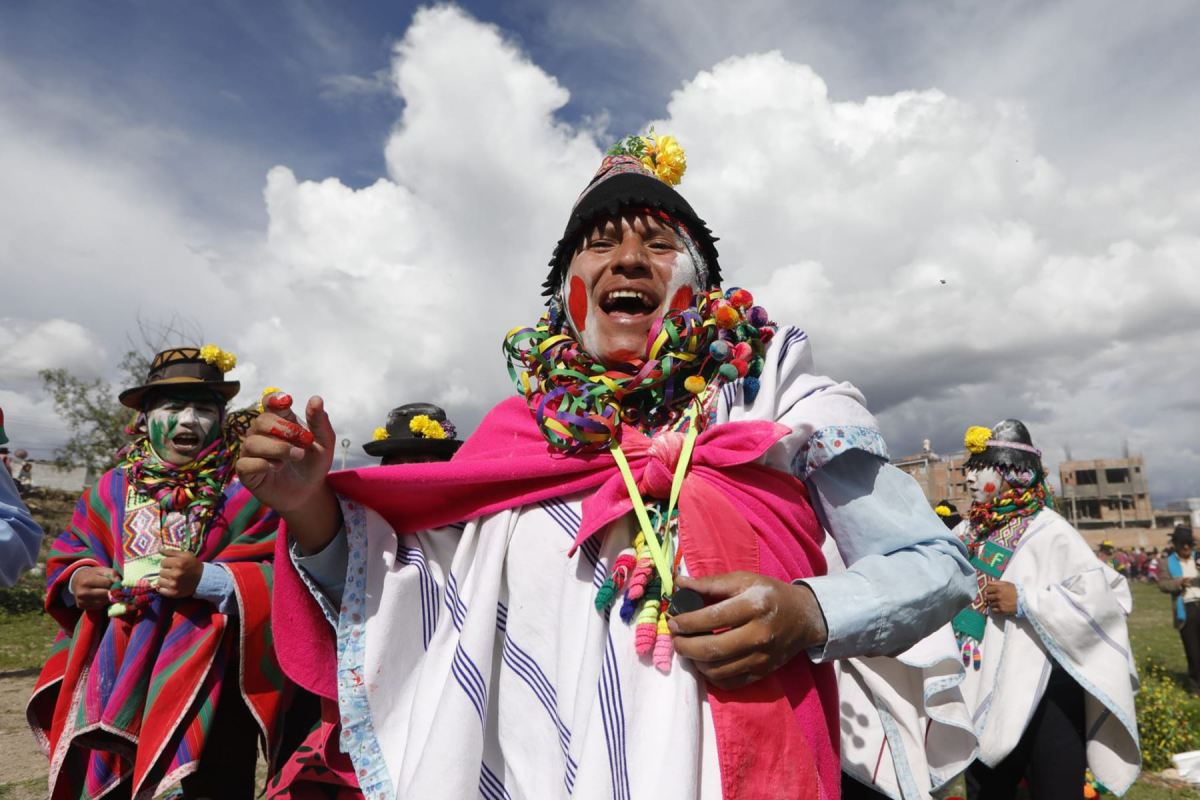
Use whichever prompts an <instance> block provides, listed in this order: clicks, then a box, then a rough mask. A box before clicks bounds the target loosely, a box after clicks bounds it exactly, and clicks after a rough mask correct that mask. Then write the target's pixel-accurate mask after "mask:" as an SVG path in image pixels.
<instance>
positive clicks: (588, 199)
mask: <svg viewBox="0 0 1200 800" xmlns="http://www.w3.org/2000/svg"><path fill="white" fill-rule="evenodd" d="M641 138H643V137H629V138H628V139H625V140H623V141H622V142H620V143H618V144H616V145H614V146H613V148H612V150H610V151H609V154H608V155H606V156H605V157H604V161H603V162H601V164H600V169H599V170H597V171H596V174H595V176H593V177H592V180H591V182H590V183H589V184H588V185H587V188H585V189H584V190H583V193H582V194H581V195H580V196H579V199H578V200H576V201H575V207H574V208H573V209H571V216H570V217H569V218H568V219H567V227H566V229H565V230H564V231H563V235H562V238H561V239H559V240H558V244H557V245H555V247H554V255H553V256H552V257H551V259H550V274H549V275H548V276H547V278H546V282H545V283H544V284H542V286H543V287H544V289H545V291H543V292H542V294H544V295H546V296H547V297H552V296H553V295H554V294H555V293H557V292H558V290H559V287H560V286H561V285H562V280H563V276H564V275H565V274H566V272H567V267H568V266H569V265H570V263H571V257H572V256H573V255H574V254H575V248H576V246H577V245H578V244H579V240H580V239H581V238H582V237H583V236H584V235H585V234H587V233H588V231H590V230H591V229H592V227H593V226H594V225H595V224H596V223H597V222H598V221H600V220H601V219H605V218H612V217H615V216H617V215H618V214H619V213H620V212H621V211H622V209H634V208H647V209H651V210H654V211H662V212H663V213H665V214H666V215H667V216H669V217H671V219H672V220H674V221H675V222H677V223H679V224H680V225H682V226H683V227H684V228H685V229H686V230H687V233H688V235H689V236H690V237H691V239H692V241H694V242H695V243H696V247H697V248H698V249H699V251H700V256H701V258H703V259H704V262H705V264H704V266H705V267H706V268H707V271H708V287H706V288H714V287H717V286H720V285H721V266H720V264H719V263H718V261H717V247H716V242H717V239H716V237H715V236H713V235H712V231H710V230H709V229H708V225H706V224H705V222H704V220H702V219H701V218H700V217H699V216H698V215H697V214H696V212H695V211H693V210H692V207H691V205H690V204H689V203H688V201H687V200H684V199H683V196H682V195H681V194H679V192H677V191H675V190H674V189H673V188H671V186H670V185H669V184H667V183H666V182H665V181H664V180H662V179H660V178H658V177H656V176H655V174H654V172H652V171H651V170H650V169H649V167H648V166H647V165H646V164H645V163H643V161H642V160H641V159H640V158H638V157H637V156H635V155H630V154H628V152H627V151H628V148H627V147H625V144H626V143H627V142H631V141H634V140H636V139H641ZM617 151H620V152H617ZM680 152H682V151H680Z"/></svg>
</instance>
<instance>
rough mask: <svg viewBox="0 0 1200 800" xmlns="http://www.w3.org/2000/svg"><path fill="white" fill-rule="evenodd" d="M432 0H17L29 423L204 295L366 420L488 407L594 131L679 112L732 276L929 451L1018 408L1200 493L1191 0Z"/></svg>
mask: <svg viewBox="0 0 1200 800" xmlns="http://www.w3.org/2000/svg"><path fill="white" fill-rule="evenodd" d="M417 8H418V6H417V4H412V3H383V2H370V3H368V2H355V3H333V2H327V3H315V2H309V3H283V2H270V3H268V2H262V3H241V2H232V0H226V1H225V2H209V3H184V2H171V3H151V2H111V3H106V4H104V5H103V6H101V5H98V4H83V3H53V4H50V3H36V2H9V3H6V4H4V5H3V7H2V8H0V169H3V170H4V174H5V176H6V181H5V188H4V190H3V191H2V192H0V215H2V218H3V219H4V222H3V223H2V224H0V271H2V272H3V273H4V274H5V275H6V276H8V275H10V274H11V275H18V274H19V275H20V276H21V277H22V279H23V280H21V281H19V282H17V283H10V284H9V286H8V288H9V292H8V300H7V301H6V303H5V306H4V307H3V308H0V351H2V352H0V402H2V403H3V404H4V407H5V409H6V413H7V415H8V416H9V418H10V420H16V424H17V425H18V426H19V424H20V423H21V421H22V420H24V421H25V422H26V423H28V425H29V426H30V429H33V428H34V427H35V426H37V427H38V428H39V429H40V430H42V431H43V432H45V431H52V430H53V426H54V422H53V416H52V411H51V410H50V409H49V408H48V405H47V403H46V401H45V398H44V397H42V396H41V394H40V388H39V386H38V381H37V379H36V370H37V369H38V368H40V367H41V366H67V367H70V368H73V369H76V370H78V371H80V372H81V373H84V374H94V375H96V376H99V377H112V376H113V375H114V373H115V368H116V364H117V362H118V361H119V358H120V354H121V352H122V351H123V349H124V347H125V345H126V343H127V341H128V337H129V336H130V335H131V331H133V332H134V333H136V320H137V319H138V318H141V319H144V320H149V321H151V322H152V323H153V322H154V321H157V320H162V319H169V318H171V317H172V316H177V317H182V318H185V319H192V320H195V319H197V318H199V319H200V321H201V323H202V324H200V325H199V327H200V328H202V329H203V331H204V335H205V336H206V337H209V338H211V339H214V340H218V341H219V342H220V343H222V344H223V345H226V346H232V347H234V348H236V349H237V350H238V351H239V353H240V355H241V357H242V364H243V366H241V367H239V377H240V378H241V379H242V380H243V382H244V383H246V384H247V385H254V384H256V383H258V382H263V381H266V382H269V383H279V382H280V381H288V382H289V386H293V387H294V388H295V391H296V392H297V393H302V392H303V391H321V392H324V393H326V394H330V395H331V397H332V398H333V399H334V400H335V401H336V403H337V404H339V405H340V407H341V408H342V409H343V418H344V419H345V420H346V423H345V427H346V430H347V431H348V434H349V435H351V436H352V438H355V439H356V440H357V439H361V438H363V437H365V436H366V435H368V434H369V431H370V429H371V428H373V427H374V426H375V425H377V424H379V421H380V420H381V419H382V417H383V414H384V412H385V411H386V409H387V408H388V407H389V406H391V405H394V404H397V403H400V402H403V401H405V400H406V399H411V398H406V397H401V396H399V395H400V394H402V393H405V392H411V391H416V392H420V393H422V395H423V396H425V397H428V398H432V399H439V400H441V401H443V402H444V403H445V404H448V405H449V406H453V407H454V408H455V409H456V412H455V413H456V414H457V416H458V417H459V418H460V419H462V420H465V424H460V428H469V427H470V426H471V425H473V424H474V421H475V420H477V419H478V418H479V416H480V415H481V414H482V413H483V411H484V410H485V409H486V408H487V407H488V406H489V405H490V404H491V403H492V402H494V401H495V400H496V399H498V397H499V396H501V394H502V393H503V392H504V391H507V389H506V387H505V378H504V375H503V372H502V370H500V369H499V368H498V364H496V363H493V362H495V358H494V349H495V348H494V346H493V344H494V343H493V341H492V340H493V339H494V338H495V335H496V334H495V331H496V330H501V331H502V330H504V329H506V328H507V327H508V326H509V325H511V324H513V323H514V322H519V321H521V318H523V317H524V316H527V315H530V314H533V313H535V312H536V293H533V297H532V298H526V297H525V293H523V292H521V291H520V287H522V286H524V285H525V283H526V282H532V281H533V279H534V277H535V276H536V275H537V273H539V272H540V271H541V269H542V267H541V266H540V264H542V263H544V261H545V258H546V254H547V252H548V250H549V247H550V246H551V245H552V243H553V241H554V239H555V238H556V237H557V231H558V230H561V224H562V217H563V216H564V214H565V208H566V207H567V205H568V204H569V202H570V200H571V199H572V198H573V197H574V194H575V193H576V192H577V191H578V189H579V188H580V186H581V185H582V183H583V182H584V181H585V180H586V177H587V176H588V174H590V170H591V169H592V168H593V164H594V160H595V158H596V157H597V155H598V153H599V148H601V147H603V146H605V145H607V144H608V143H609V141H610V140H611V139H614V138H616V137H618V136H621V135H624V134H626V133H629V132H633V131H635V130H639V129H642V128H644V126H646V125H647V124H649V123H651V122H655V121H657V122H658V124H659V125H660V130H666V128H665V127H662V126H669V127H670V130H671V132H676V133H679V135H680V136H681V140H683V142H684V145H685V147H687V148H689V153H691V154H692V155H691V157H690V158H689V164H690V167H689V169H690V173H689V176H688V177H686V178H685V183H684V187H683V188H684V191H685V194H687V195H688V196H689V199H691V200H692V202H693V205H697V207H698V208H702V209H707V210H702V213H703V214H704V215H705V216H707V217H708V218H709V221H710V222H713V223H714V225H715V226H716V228H717V233H718V235H720V236H721V237H722V238H723V240H724V244H723V250H722V253H723V260H724V259H728V261H726V273H727V274H738V275H741V276H744V277H743V278H741V279H740V280H744V282H745V283H746V284H747V285H750V286H754V287H757V288H759V289H760V290H761V291H765V292H769V293H772V294H773V299H772V301H771V305H770V307H772V308H778V309H780V312H781V316H782V315H783V313H784V312H786V315H787V316H788V317H790V318H789V319H788V321H794V322H797V323H798V324H801V325H803V326H804V327H806V328H808V330H809V331H810V333H812V334H813V341H814V343H815V347H816V352H817V357H818V368H819V370H820V371H825V372H829V373H831V374H834V375H836V376H838V377H847V378H848V379H851V380H853V381H854V382H855V383H857V384H858V385H860V386H862V387H863V388H864V389H865V390H866V391H867V394H868V399H869V400H870V401H871V402H872V406H873V408H875V409H876V410H877V411H878V412H879V413H880V416H881V421H882V423H883V425H884V428H885V432H886V433H887V434H888V437H889V440H890V441H891V442H892V444H893V447H894V449H895V450H896V451H897V452H906V451H911V450H914V449H916V447H918V446H919V444H920V441H921V439H922V438H925V437H926V436H929V437H930V438H932V439H933V440H934V445H935V447H936V448H939V449H943V450H950V449H954V448H956V447H957V446H958V441H957V439H958V437H959V436H960V435H961V430H962V428H965V426H966V425H968V424H975V423H980V422H984V423H986V422H991V421H995V420H996V419H999V418H1000V417H1002V416H1009V415H1016V416H1023V417H1025V418H1026V419H1027V420H1029V421H1030V422H1031V425H1032V427H1033V430H1034V433H1035V436H1037V435H1039V434H1040V435H1041V436H1043V437H1044V438H1045V441H1046V446H1045V449H1047V451H1048V452H1050V451H1054V452H1056V453H1057V454H1058V455H1057V456H1056V457H1055V458H1058V457H1061V454H1062V452H1063V451H1064V450H1065V448H1066V447H1070V448H1071V450H1072V452H1073V454H1074V455H1075V456H1076V457H1088V456H1091V455H1094V456H1102V455H1109V454H1112V453H1114V452H1117V451H1119V450H1120V449H1121V447H1122V446H1123V442H1124V441H1125V440H1127V439H1128V440H1129V441H1130V443H1131V447H1132V448H1133V449H1134V450H1142V451H1145V453H1146V455H1147V459H1148V463H1149V467H1148V469H1149V472H1150V475H1151V480H1152V484H1153V485H1154V486H1155V487H1156V488H1155V491H1156V492H1157V493H1158V494H1159V495H1160V496H1161V497H1164V498H1174V497H1182V496H1195V495H1196V494H1200V484H1198V483H1197V479H1196V478H1194V477H1189V476H1195V475H1200V447H1197V446H1196V445H1194V444H1186V445H1183V446H1179V445H1177V444H1176V443H1177V442H1178V441H1179V439H1180V435H1179V434H1180V432H1181V431H1184V432H1187V433H1190V434H1193V435H1191V436H1184V437H1183V439H1185V440H1186V441H1188V442H1192V441H1194V440H1196V439H1197V436H1195V434H1197V433H1200V430H1198V428H1200V426H1197V424H1196V419H1197V417H1196V412H1197V410H1198V409H1197V408H1196V405H1195V401H1194V400H1192V399H1190V398H1195V397H1197V396H1200V385H1198V384H1197V381H1198V380H1200V378H1197V376H1196V375H1195V374H1193V373H1194V370H1193V371H1192V372H1187V371H1186V370H1182V368H1181V366H1180V365H1181V364H1182V363H1184V361H1185V360H1186V359H1188V358H1192V359H1193V360H1194V355H1189V354H1190V353H1191V352H1192V349H1193V346H1192V345H1189V344H1188V342H1189V341H1194V339H1193V338H1192V337H1193V336H1194V335H1195V334H1196V333H1198V332H1200V330H1198V325H1197V323H1196V322H1195V321H1194V320H1193V317H1194V316H1195V315H1192V314H1189V312H1188V309H1189V308H1190V309H1192V310H1193V311H1194V308H1195V305H1196V303H1197V301H1196V297H1197V293H1198V292H1200V279H1198V278H1197V275H1196V268H1195V266H1194V264H1195V263H1196V260H1197V259H1196V258H1195V257H1194V256H1195V254H1197V253H1200V195H1198V194H1197V192H1196V190H1195V188H1194V187H1195V186H1197V185H1200V180H1198V178H1200V164H1198V163H1197V160H1196V158H1195V147H1194V142H1193V140H1194V131H1195V130H1197V129H1198V127H1200V93H1197V92H1195V90H1194V82H1195V75H1196V74H1200V55H1198V54H1197V48H1195V47H1194V46H1192V45H1193V44H1194V42H1195V41H1200V13H1198V12H1197V11H1196V10H1195V8H1194V5H1193V4H1191V3H1188V2H1183V0H1167V1H1166V2H1163V3H1160V4H1156V5H1155V7H1154V13H1153V14H1151V13H1147V12H1146V10H1145V9H1143V8H1142V7H1140V6H1138V7H1135V6H1134V5H1132V4H1126V3H1120V2H1115V1H1114V2H1101V3H1094V2H1085V0H1062V1H1060V2H1052V3H1045V2H1032V0H1019V1H1018V2H1012V3H1003V4H1001V3H988V2H966V0H961V1H960V2H955V3H881V2H873V1H871V2H868V1H867V0H851V1H849V2H839V3H817V2H784V1H783V0H747V1H746V2H743V3H739V4H730V3H726V2H718V0H690V1H689V2H654V3H651V2H639V1H637V0H631V1H630V2H622V3H588V4H583V3H555V2H549V0H546V2H540V1H535V2H520V3H517V2H498V3H466V4H463V5H460V6H458V7H456V8H457V9H458V10H455V7H451V8H449V9H447V8H445V7H442V8H441V9H440V10H438V11H436V12H430V13H423V14H419V15H418V16H417V19H418V22H417V23H416V24H414V14H416V13H417ZM751 176H752V177H751ZM464 219H466V220H468V223H466V224H465V225H464V222H463V220H464ZM430 275H437V276H439V277H438V279H437V280H436V281H435V282H432V283H431V282H430V279H429V276H430ZM942 278H948V279H949V283H947V284H940V283H939V282H938V280H939V279H942ZM414 286H415V287H418V288H419V293H420V295H421V296H422V298H424V299H423V300H422V303H424V306H423V308H425V309H427V314H428V316H429V317H432V318H435V319H439V320H446V319H459V318H465V319H469V320H472V322H471V323H470V324H466V325H463V326H460V327H461V328H462V330H455V331H452V332H443V333H442V334H441V335H433V334H432V333H431V334H426V333H424V332H422V333H418V334H414V333H412V330H413V325H414V324H416V322H415V320H416V321H419V315H417V316H412V314H414V313H415V312H414V311H413V309H411V308H408V307H403V306H402V307H399V308H397V309H396V310H394V311H393V309H392V307H390V306H389V305H388V303H387V302H385V299H386V298H387V297H390V296H393V295H396V294H399V295H404V294H405V293H407V292H409V291H416V290H414V288H413V287H414ZM935 287H945V288H935ZM489 292H490V295H491V296H488V293H489ZM509 295H511V298H512V299H511V300H506V301H505V302H503V303H497V302H495V298H496V297H498V296H504V297H507V296H509ZM464 309H465V310H464ZM844 309H851V310H850V311H845V310H844ZM406 315H408V316H406ZM476 320H477V322H476ZM472 325H474V326H475V327H472ZM468 329H469V330H468ZM314 330H316V331H317V332H318V333H319V335H320V337H321V339H322V341H321V342H320V343H318V344H313V343H305V342H304V339H305V337H306V336H310V335H312V332H313V331H314ZM468 332H469V333H470V334H471V336H474V337H476V339H472V338H471V336H468V335H467V333H468ZM423 337H424V338H423ZM410 340H412V341H415V342H417V343H418V344H415V345H413V344H412V341H410ZM476 340H483V341H485V342H486V346H483V345H478V346H477V345H476V344H475V341H476ZM410 345H411V346H412V347H416V349H417V350H418V351H419V353H420V354H423V355H420V357H410V355H411V353H409V351H408V350H406V349H405V347H409V346H410ZM298 350H300V351H303V352H305V353H307V354H309V355H308V357H307V360H304V361H301V360H297V359H295V358H293V354H294V353H295V352H297V351H298ZM476 350H478V353H479V354H478V355H477V354H476ZM401 351H402V352H403V355H399V354H398V353H399V352H401ZM348 353H349V354H351V355H347V354H348ZM439 359H440V360H439ZM1014 362H1020V363H1022V364H1025V365H1027V366H1026V368H1025V369H1022V370H1020V371H1015V372H1014V371H1013V369H1012V367H1011V365H1012V364H1013V363H1014ZM330 374H332V375H336V376H337V380H335V381H334V385H333V386H330V385H329V384H328V380H329V379H328V378H325V377H324V376H325V375H330ZM1168 387H1170V388H1168ZM12 425H13V423H10V435H11V429H13V428H12ZM45 436H46V437H47V438H46V442H45V444H46V445H47V446H49V443H50V439H52V438H53V435H52V434H49V433H47V434H45ZM1156 465H1158V466H1156Z"/></svg>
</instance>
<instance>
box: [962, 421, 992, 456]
mask: <svg viewBox="0 0 1200 800" xmlns="http://www.w3.org/2000/svg"><path fill="white" fill-rule="evenodd" d="M991 438H992V431H991V429H990V428H985V427H983V426H982V425H972V426H971V427H969V428H967V435H966V436H964V437H963V446H964V447H966V448H967V452H970V453H982V452H983V451H984V450H986V449H987V443H988V440H989V439H991Z"/></svg>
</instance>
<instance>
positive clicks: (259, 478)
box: [237, 395, 342, 554]
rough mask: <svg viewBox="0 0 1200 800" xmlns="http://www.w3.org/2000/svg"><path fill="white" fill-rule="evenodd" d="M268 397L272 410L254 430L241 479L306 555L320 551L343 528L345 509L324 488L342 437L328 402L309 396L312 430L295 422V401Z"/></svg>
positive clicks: (244, 452) (244, 455)
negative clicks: (279, 519) (331, 420)
mask: <svg viewBox="0 0 1200 800" xmlns="http://www.w3.org/2000/svg"><path fill="white" fill-rule="evenodd" d="M279 397H280V396H279V395H272V396H271V397H270V398H267V402H266V403H264V405H265V406H266V407H267V408H270V409H272V410H271V411H266V412H264V413H262V414H259V415H258V417H257V418H256V419H255V420H254V422H253V423H251V425H250V433H249V435H247V436H246V440H245V441H244V442H243V443H242V455H241V458H239V459H238V462H237V472H238V477H239V478H241V481H242V483H243V484H244V485H245V486H246V488H247V489H249V490H250V491H251V492H252V493H253V494H254V496H255V497H257V498H258V499H259V500H261V501H262V502H263V503H265V504H266V505H268V506H270V507H271V508H273V509H275V510H276V511H278V512H279V514H280V516H282V517H283V520H284V522H286V523H287V528H288V535H289V536H290V537H291V538H292V539H294V540H295V541H296V543H297V544H298V545H299V546H300V551H301V552H302V553H304V554H311V553H315V552H317V551H319V550H321V549H322V548H323V547H325V545H326V544H328V543H329V540H330V539H332V538H333V537H334V534H336V533H337V532H338V529H339V528H340V527H341V524H342V522H341V513H342V512H341V508H340V507H339V506H338V503H337V498H336V497H335V496H334V494H333V490H332V489H330V488H329V486H328V485H327V484H326V483H325V476H326V475H328V474H329V467H330V466H331V465H332V464H333V450H334V447H335V445H336V443H337V435H336V434H335V433H334V432H333V426H332V425H331V424H330V423H329V415H328V414H326V413H325V401H324V400H322V399H321V398H320V397H310V398H309V400H308V405H307V406H306V407H305V410H304V411H305V417H306V418H307V421H308V428H307V429H306V428H304V427H303V426H301V425H300V424H299V423H298V422H297V421H296V415H295V414H294V413H292V410H291V407H290V406H291V399H290V398H287V397H286V395H284V396H283V397H284V398H285V402H282V403H281V402H280V401H279Z"/></svg>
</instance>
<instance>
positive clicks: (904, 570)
mask: <svg viewBox="0 0 1200 800" xmlns="http://www.w3.org/2000/svg"><path fill="white" fill-rule="evenodd" d="M806 483H807V485H808V487H809V490H810V492H811V494H812V496H813V498H814V500H815V502H814V503H813V507H814V509H815V510H816V512H817V515H818V516H819V517H820V519H821V523H822V524H823V525H824V526H825V530H826V531H828V532H829V534H830V535H831V536H832V537H833V540H834V543H835V544H836V545H837V549H838V552H839V553H840V554H841V556H842V560H843V561H844V562H845V563H846V571H845V572H840V573H837V574H832V575H824V576H820V577H816V578H808V579H805V580H804V581H803V583H805V584H807V585H808V586H809V588H811V589H812V591H813V594H815V595H816V598H817V602H818V603H820V605H821V611H822V613H824V615H825V623H826V626H827V627H828V630H829V638H828V640H827V641H826V643H825V646H824V647H823V648H814V651H813V652H810V655H811V656H812V658H813V660H814V661H828V660H831V659H835V658H850V657H853V656H862V655H892V654H895V653H898V652H900V651H902V650H904V649H906V648H907V647H909V646H911V645H912V644H914V643H916V642H917V641H919V640H920V639H922V638H924V637H925V636H927V635H929V634H930V633H932V632H933V631H934V630H936V629H937V628H939V627H941V626H942V625H944V624H945V623H947V622H949V621H950V618H951V617H953V616H954V615H955V614H956V613H958V610H959V609H961V608H962V607H963V606H964V605H966V604H967V603H968V602H970V600H971V598H972V597H973V595H974V591H975V570H974V569H973V568H972V567H971V565H970V563H969V562H968V561H967V553H966V548H965V547H963V545H962V543H961V542H959V541H958V539H957V538H956V537H955V536H954V535H953V534H951V532H950V531H949V530H947V529H946V526H945V525H944V524H943V523H942V521H941V520H940V519H939V518H938V516H937V514H935V513H934V511H933V509H932V508H931V507H930V505H929V503H928V501H927V500H926V499H925V495H924V494H922V493H921V489H920V487H919V486H918V485H917V483H916V481H914V480H913V479H912V478H911V477H910V476H909V475H907V474H905V473H904V472H901V471H900V470H898V469H896V468H895V467H893V466H892V465H891V464H889V463H887V462H886V461H885V460H883V459H882V458H879V457H878V456H876V455H873V454H871V453H868V452H866V451H864V450H847V451H845V452H843V453H840V454H838V455H837V456H836V457H835V458H832V459H830V460H829V461H828V462H827V463H825V464H824V465H823V466H821V468H820V469H817V470H814V471H813V472H811V473H810V474H809V475H808V478H807V481H806Z"/></svg>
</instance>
